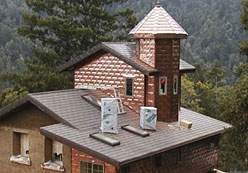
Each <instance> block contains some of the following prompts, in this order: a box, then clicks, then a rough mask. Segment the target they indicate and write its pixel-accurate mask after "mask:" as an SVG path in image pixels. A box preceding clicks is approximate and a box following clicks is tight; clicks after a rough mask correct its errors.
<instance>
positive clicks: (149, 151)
mask: <svg viewBox="0 0 248 173" xmlns="http://www.w3.org/2000/svg"><path fill="white" fill-rule="evenodd" d="M85 94H90V95H91V96H93V97H95V98H97V99H100V98H103V97H108V96H106V95H105V94H104V93H103V92H102V91H100V90H77V89H71V90H61V91H53V92H44V93H36V94H29V95H28V96H26V97H25V98H23V99H21V100H19V101H17V102H15V103H13V104H11V105H10V106H7V107H5V108H4V109H2V110H1V111H0V120H1V118H3V117H5V116H7V115H8V113H10V112H12V111H14V110H15V109H16V108H18V107H20V106H22V105H23V104H25V103H27V102H30V103H32V104H34V105H35V106H37V107H38V108H39V109H41V110H42V111H44V112H45V113H47V114H48V115H50V116H52V117H54V118H55V119H57V120H58V122H60V124H55V125H51V126H46V127H42V128H41V134H43V135H44V136H47V137H49V138H51V139H54V140H57V141H59V142H61V143H64V144H65V145H68V146H71V147H73V148H75V149H77V150H79V151H82V152H85V153H87V154H89V155H92V156H94V157H96V158H99V159H101V160H103V161H105V162H108V163H110V164H113V165H115V166H117V167H119V166H121V165H124V164H127V163H129V162H132V161H135V160H139V159H141V158H144V157H148V156H151V155H154V154H157V153H161V152H164V151H167V150H170V149H173V148H177V147H179V146H182V145H185V144H188V143H192V142H194V141H198V140H200V139H204V138H206V137H210V136H214V135H216V134H220V133H222V132H223V131H224V129H225V128H230V127H231V126H230V125H229V124H226V123H224V122H221V121H218V120H216V119H213V118H210V117H207V116H205V115H202V114H200V113H196V112H193V111H190V110H188V109H185V108H181V110H180V112H179V118H180V119H184V120H188V121H191V122H193V128H192V129H182V128H179V127H178V126H177V125H176V124H175V123H170V124H168V123H165V122H158V124H157V130H156V131H155V132H152V131H149V133H150V136H148V137H145V138H143V137H141V136H138V135H135V134H133V133H130V132H127V131H125V130H123V129H121V126H123V125H127V124H129V125H131V126H133V127H135V128H139V114H137V113H136V112H134V111H133V110H131V109H129V108H128V107H125V110H126V114H121V115H118V134H116V135H114V134H104V135H106V136H108V137H111V138H112V139H116V140H118V141H120V142H121V144H120V145H118V146H115V147H113V146H109V145H107V144H104V143H102V142H100V141H98V140H95V139H93V138H91V137H90V136H89V135H90V134H93V133H96V132H100V122H101V116H100V114H101V112H100V109H99V108H98V107H96V106H95V105H94V104H91V103H90V102H88V101H87V100H85V99H82V95H85Z"/></svg>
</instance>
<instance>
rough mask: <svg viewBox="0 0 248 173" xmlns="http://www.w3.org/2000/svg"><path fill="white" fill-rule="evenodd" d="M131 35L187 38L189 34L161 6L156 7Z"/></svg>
mask: <svg viewBox="0 0 248 173" xmlns="http://www.w3.org/2000/svg"><path fill="white" fill-rule="evenodd" d="M129 34H132V35H135V34H153V35H157V34H168V35H182V36H186V37H187V35H188V33H187V32H186V31H185V30H184V29H183V28H182V27H181V26H180V25H179V24H178V23H177V22H176V21H175V20H174V19H173V18H172V17H171V16H170V15H169V14H168V13H167V12H166V10H165V9H164V8H163V7H162V6H160V5H157V6H155V7H154V8H153V9H152V10H151V11H150V13H148V14H147V15H146V16H145V17H144V18H143V19H142V20H141V21H140V22H139V23H138V24H137V25H136V26H135V28H133V29H132V30H131V32H130V33H129Z"/></svg>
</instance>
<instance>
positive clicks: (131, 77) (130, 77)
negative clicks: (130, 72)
mask: <svg viewBox="0 0 248 173" xmlns="http://www.w3.org/2000/svg"><path fill="white" fill-rule="evenodd" d="M127 79H131V80H132V95H127ZM133 92H134V76H125V96H126V97H133V96H134V93H133Z"/></svg>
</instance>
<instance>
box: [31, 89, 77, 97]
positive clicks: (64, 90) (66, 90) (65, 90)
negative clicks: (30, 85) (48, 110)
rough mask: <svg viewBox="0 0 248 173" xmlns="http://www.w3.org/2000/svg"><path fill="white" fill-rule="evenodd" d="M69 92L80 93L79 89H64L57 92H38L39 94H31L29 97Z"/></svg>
mask: <svg viewBox="0 0 248 173" xmlns="http://www.w3.org/2000/svg"><path fill="white" fill-rule="evenodd" d="M69 91H79V89H63V90H55V91H44V92H37V93H29V94H28V96H31V97H32V96H35V95H44V94H53V93H62V92H69Z"/></svg>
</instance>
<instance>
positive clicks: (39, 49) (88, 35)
mask: <svg viewBox="0 0 248 173" xmlns="http://www.w3.org/2000/svg"><path fill="white" fill-rule="evenodd" d="M52 2H53V1H48V0H46V1H44V2H42V1H40V0H37V1H33V0H26V1H25V2H24V0H0V73H1V74H0V90H1V92H0V108H1V107H4V106H6V105H8V104H10V103H12V102H13V101H15V100H16V99H19V98H21V97H23V96H25V95H26V94H28V93H33V92H42V91H50V90H58V89H67V88H72V87H73V82H72V81H73V80H72V79H73V76H72V74H70V73H62V74H61V73H58V71H57V70H56V68H57V67H58V66H59V65H60V64H62V63H64V62H66V61H68V60H70V59H71V58H74V57H75V56H78V55H80V54H82V53H83V52H84V51H86V50H87V49H88V48H89V47H91V46H93V45H96V44H97V43H99V42H102V41H123V40H131V38H129V37H127V35H128V32H129V31H130V30H131V29H132V28H133V27H134V26H135V24H136V23H137V22H138V21H139V19H141V18H143V17H144V15H145V14H146V13H147V12H148V11H150V10H151V8H152V7H154V5H155V1H154V0H136V1H132V0H109V1H94V2H93V1H82V2H81V1H80V2H81V3H82V4H81V5H79V4H78V1H76V0H75V1H74V0H73V2H74V3H61V2H63V1H54V2H53V3H52ZM56 3H57V4H56ZM161 4H162V5H163V7H164V8H165V9H166V10H167V11H168V12H169V13H170V14H171V16H173V17H174V18H175V19H176V20H177V21H178V22H179V23H180V24H181V25H182V27H183V28H185V29H186V31H187V32H188V33H189V38H188V39H187V40H183V42H182V48H181V49H182V55H181V56H182V59H184V60H186V61H187V62H189V63H191V64H193V65H195V67H196V68H197V71H196V73H194V74H190V75H185V76H183V77H182V106H184V107H186V108H189V109H192V110H195V111H197V112H200V113H203V114H206V115H208V116H211V117H214V118H217V119H220V120H223V121H226V122H228V123H230V124H232V125H233V128H232V129H231V130H229V131H227V132H226V133H225V134H224V135H223V137H222V140H221V142H220V148H221V150H220V158H219V165H218V167H219V168H220V169H222V170H225V171H232V170H248V148H247V146H248V145H247V144H248V121H247V119H245V118H244V117H245V116H244V115H246V114H248V64H247V55H248V43H247V42H246V40H247V38H248V35H247V30H248V21H247V18H248V1H247V0H242V1H233V0H225V1H223V0H207V1H206V0H187V1H184V0H167V1H162V2H161ZM58 7H59V8H58ZM61 9H62V10H61ZM60 26H63V27H60ZM82 26H83V27H82Z"/></svg>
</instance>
